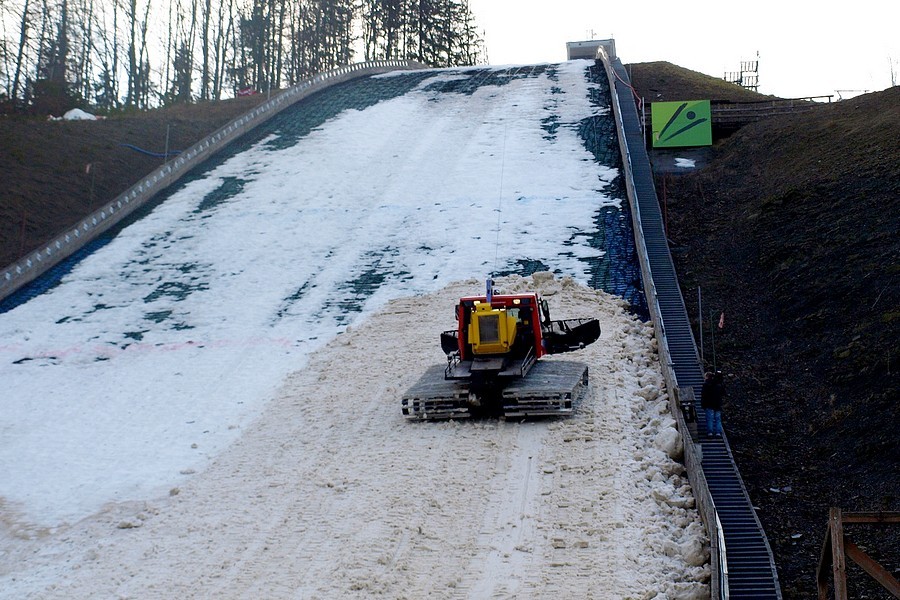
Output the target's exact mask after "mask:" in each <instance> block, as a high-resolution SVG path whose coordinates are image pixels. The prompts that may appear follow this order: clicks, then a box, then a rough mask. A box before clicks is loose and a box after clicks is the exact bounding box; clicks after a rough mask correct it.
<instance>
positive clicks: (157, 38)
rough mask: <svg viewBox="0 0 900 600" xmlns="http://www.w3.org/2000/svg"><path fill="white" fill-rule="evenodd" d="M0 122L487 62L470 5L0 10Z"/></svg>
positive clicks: (403, 1) (77, 1)
mask: <svg viewBox="0 0 900 600" xmlns="http://www.w3.org/2000/svg"><path fill="white" fill-rule="evenodd" d="M0 26H2V30H0V112H11V111H28V112H35V113H38V114H48V113H53V114H60V113H61V112H62V111H64V110H66V109H68V108H73V107H82V108H85V107H90V108H93V109H94V110H97V111H113V110H120V109H143V108H148V107H153V106H158V105H167V104H172V103H177V102H190V101H196V100H217V99H222V98H229V97H232V96H234V95H235V94H237V93H239V92H241V91H244V92H245V93H249V92H266V91H268V90H271V89H278V88H283V87H287V86H290V85H293V84H295V83H297V82H298V81H300V80H302V79H304V78H306V77H309V76H310V75H312V74H315V73H319V72H322V71H325V70H328V69H331V68H334V67H337V66H340V65H345V64H348V63H350V62H353V61H358V60H374V59H410V60H417V61H419V62H422V63H425V64H427V65H431V66H456V65H471V64H478V63H480V62H484V61H485V56H484V45H483V41H482V36H481V35H480V33H479V31H478V29H477V27H476V25H475V20H474V16H473V14H472V11H471V10H470V7H469V1H468V0H163V1H160V0H0Z"/></svg>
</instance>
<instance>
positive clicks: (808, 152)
mask: <svg viewBox="0 0 900 600" xmlns="http://www.w3.org/2000/svg"><path fill="white" fill-rule="evenodd" d="M628 68H629V71H630V73H631V76H632V79H633V82H634V85H635V87H636V88H637V90H638V92H639V93H641V95H643V96H644V97H645V98H647V99H648V100H651V101H653V100H677V99H686V98H692V99H693V98H702V97H708V98H710V99H714V100H715V99H724V100H732V101H742V100H744V101H746V100H752V99H754V98H756V99H759V98H761V96H759V95H756V94H752V93H751V92H746V91H745V90H741V89H740V88H738V87H737V86H732V85H730V84H725V83H724V82H721V81H719V80H717V79H715V78H711V77H706V76H703V75H701V74H699V73H694V72H692V71H688V70H686V69H681V68H680V67H676V66H674V65H672V64H670V63H663V62H659V63H643V64H635V65H629V67H628ZM260 100H262V98H250V99H244V100H242V101H237V102H235V101H232V102H226V103H220V104H215V105H199V106H190V107H173V108H169V109H165V110H160V111H154V112H152V113H147V114H142V115H130V116H121V117H115V118H111V119H109V120H107V121H105V122H100V123H96V122H90V123H82V122H67V123H59V122H45V121H43V120H33V119H29V120H24V119H20V118H16V117H4V118H2V119H0V150H2V151H0V172H2V173H3V174H4V179H5V185H4V186H2V188H0V263H3V264H8V263H10V262H12V261H13V260H15V258H16V257H17V256H19V255H21V254H22V253H23V252H27V251H28V250H30V249H33V248H34V247H37V246H38V245H39V244H40V243H41V242H42V241H45V240H46V239H49V238H51V237H52V236H53V235H54V234H56V233H58V232H59V231H60V230H62V229H63V228H65V227H66V226H68V225H69V224H71V223H72V222H74V221H75V220H77V218H79V217H81V216H82V215H84V214H86V212H88V209H89V208H90V207H92V206H97V205H99V204H100V203H102V202H104V201H106V200H109V199H111V198H112V197H114V196H115V195H116V194H117V193H119V192H121V191H122V190H124V189H126V188H127V187H128V186H129V185H131V184H132V183H134V182H135V181H137V180H138V179H139V178H140V177H141V176H143V175H144V174H146V173H147V172H148V171H150V170H151V169H152V168H153V167H155V166H157V165H158V164H159V162H160V159H153V158H150V157H147V156H145V155H142V154H139V153H136V152H133V151H131V150H126V149H125V148H123V147H122V146H120V144H122V143H130V144H134V145H137V146H140V147H142V148H146V149H148V150H153V151H157V152H160V151H162V150H163V149H164V146H165V134H166V126H167V124H168V125H172V126H170V127H169V131H170V147H171V148H176V149H177V148H182V147H186V146H187V145H189V144H190V143H192V142H193V141H195V140H196V139H197V138H199V137H201V136H202V135H203V134H206V133H209V132H211V131H213V130H215V129H216V128H217V127H219V126H221V125H222V124H224V123H226V122H227V121H229V120H230V119H232V118H234V117H235V116H237V115H239V114H241V113H243V112H245V111H246V110H248V109H249V108H250V107H251V106H253V105H255V104H256V103H258V102H259V101H260ZM898 105H900V88H893V89H891V90H887V91H885V92H880V93H875V94H869V95H866V96H862V97H859V98H855V99H852V100H848V101H844V102H841V103H835V104H832V105H824V106H821V107H819V108H818V109H816V110H814V111H811V112H808V113H804V114H802V115H796V116H794V117H781V118H777V119H772V120H769V121H765V122H761V123H757V124H755V125H748V126H746V127H745V128H743V129H742V130H740V131H739V132H738V133H736V134H735V135H733V136H731V137H730V138H728V139H726V140H722V141H720V142H717V144H716V146H715V147H714V148H713V151H712V158H711V162H710V164H709V166H708V167H706V168H704V169H703V170H702V171H699V172H696V173H691V174H687V175H683V176H679V177H674V176H671V175H669V176H667V177H668V178H667V179H666V181H665V194H663V193H661V194H660V197H661V198H665V201H666V204H667V212H668V217H669V237H670V239H671V240H672V242H673V243H674V245H675V247H674V251H673V252H674V255H675V258H676V263H677V267H678V270H679V273H680V276H681V278H682V288H683V290H685V297H686V300H687V302H688V309H689V311H690V314H692V315H695V314H696V289H697V286H698V285H699V286H702V288H703V294H704V306H705V307H706V308H707V309H709V308H712V309H713V310H714V311H715V312H716V320H717V318H718V317H717V315H718V313H719V311H724V312H725V313H726V326H725V328H724V330H722V331H717V332H716V352H717V362H718V366H719V367H720V368H722V369H723V370H725V371H726V372H727V373H728V376H729V390H730V397H729V402H728V405H727V407H726V427H727V429H728V433H729V437H730V440H731V443H732V446H733V448H734V451H735V454H736V456H737V458H738V460H739V462H740V468H741V472H742V474H743V475H744V478H745V480H746V483H747V485H748V488H749V491H750V494H751V497H752V499H753V501H754V504H755V505H756V506H758V507H759V508H760V517H761V518H762V520H763V523H764V525H765V527H766V530H767V532H768V534H769V537H770V539H771V541H772V544H773V547H774V550H775V554H776V561H777V562H778V565H779V570H780V577H781V580H782V585H783V587H784V591H785V597H786V598H807V597H811V596H813V595H814V590H815V584H814V571H815V564H816V561H817V560H818V554H819V551H820V547H821V542H822V536H823V533H824V524H825V518H826V515H827V509H828V507H829V506H832V505H833V506H841V507H843V508H845V509H858V510H877V509H891V510H900V464H898V458H897V457H898V456H900V448H898V439H900V438H898V436H897V434H896V431H897V427H898V425H900V414H898V407H897V406H898V405H897V398H898V397H900V393H898V391H900V390H898V378H897V371H898V365H897V354H898V344H897V340H898V339H900V336H898V315H900V309H898V306H900V285H898V271H900V267H898V265H900V260H898V254H900V241H898V240H900V237H898V236H897V231H898V230H900V226H898V225H900V223H898V217H897V215H898V214H900V210H898V209H900V206H898V202H900V201H898V198H900V150H898V146H897V144H896V139H897V135H898V133H900V111H898V110H897V106H898ZM87 163H93V164H94V168H93V169H92V174H93V175H92V176H91V175H88V174H86V173H85V165H86V164H87ZM92 181H93V193H92V192H91V188H92V185H91V182H92ZM659 184H660V185H659V189H660V190H661V191H662V189H663V181H662V179H660V180H659ZM54 190H55V191H54ZM706 316H707V318H708V313H707V315H706ZM695 325H696V324H695ZM707 335H708V333H707ZM707 343H709V340H707ZM773 490H777V491H773ZM851 535H854V536H862V534H861V533H860V534H857V533H856V532H855V531H854V532H851ZM798 536H799V537H798ZM894 537H895V538H900V536H896V535H895V536H894ZM867 550H868V551H869V552H870V553H871V554H873V555H874V556H876V557H877V558H880V559H882V560H883V564H885V565H886V566H887V567H888V568H889V569H891V570H893V571H894V572H895V573H897V572H898V564H900V552H898V548H897V543H896V542H895V543H894V545H893V546H891V545H890V544H889V543H887V542H885V541H884V539H881V540H879V539H877V538H873V539H872V540H871V541H870V542H869V543H868V546H867ZM864 577H865V576H864V575H863V574H862V573H861V572H859V571H858V570H855V571H853V570H851V591H853V589H854V588H853V587H852V586H853V585H855V583H854V582H856V581H858V580H862V579H863V578H864ZM873 594H874V595H870V596H869V597H882V596H879V595H877V593H873ZM858 596H859V594H857V597H858ZM884 597H886V596H884Z"/></svg>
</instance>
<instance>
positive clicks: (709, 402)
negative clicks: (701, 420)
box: [700, 374, 725, 410]
mask: <svg viewBox="0 0 900 600" xmlns="http://www.w3.org/2000/svg"><path fill="white" fill-rule="evenodd" d="M723 398H725V382H724V381H723V380H722V376H721V375H720V374H716V375H713V377H712V378H711V379H707V380H706V381H704V382H703V387H702V388H701V389H700V406H701V407H703V408H711V409H713V410H722V399H723Z"/></svg>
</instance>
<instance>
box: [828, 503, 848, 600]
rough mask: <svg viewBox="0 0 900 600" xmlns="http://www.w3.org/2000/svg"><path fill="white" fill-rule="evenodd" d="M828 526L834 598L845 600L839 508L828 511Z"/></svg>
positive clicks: (842, 526) (842, 527)
mask: <svg viewBox="0 0 900 600" xmlns="http://www.w3.org/2000/svg"><path fill="white" fill-rule="evenodd" d="M828 528H829V529H830V530H831V571H832V573H834V600H847V565H846V564H845V563H844V523H843V522H842V521H841V509H840V508H833V507H832V508H831V510H830V511H829V512H828Z"/></svg>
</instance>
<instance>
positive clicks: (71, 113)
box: [49, 108, 103, 121]
mask: <svg viewBox="0 0 900 600" xmlns="http://www.w3.org/2000/svg"><path fill="white" fill-rule="evenodd" d="M101 118H103V117H98V116H96V115H92V114H91V113H89V112H85V111H83V110H81V109H80V108H73V109H71V110H68V111H66V113H65V114H64V115H63V116H61V117H53V116H51V117H50V118H49V120H50V121H96V120H98V119H101Z"/></svg>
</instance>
